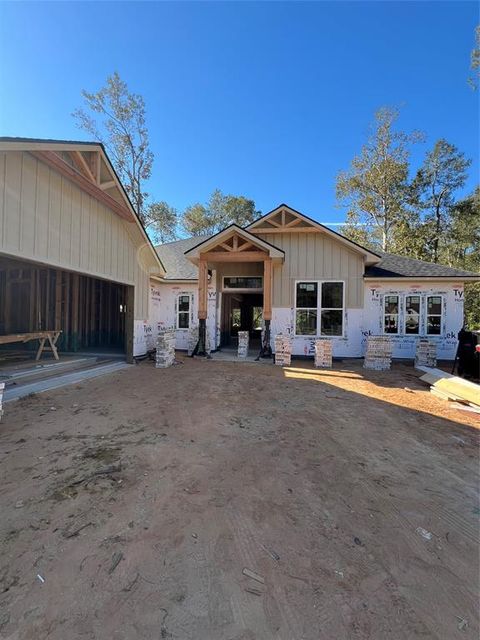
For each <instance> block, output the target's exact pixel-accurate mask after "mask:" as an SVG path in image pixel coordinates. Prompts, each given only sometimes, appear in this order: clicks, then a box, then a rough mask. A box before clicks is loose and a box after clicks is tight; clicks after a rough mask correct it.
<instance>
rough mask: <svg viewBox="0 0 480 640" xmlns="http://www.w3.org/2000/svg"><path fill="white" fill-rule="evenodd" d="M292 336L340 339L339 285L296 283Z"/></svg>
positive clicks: (340, 290)
mask: <svg viewBox="0 0 480 640" xmlns="http://www.w3.org/2000/svg"><path fill="white" fill-rule="evenodd" d="M319 292H320V296H319ZM295 334H296V335H297V336H315V335H322V336H341V335H343V282H297V285H296V306H295Z"/></svg>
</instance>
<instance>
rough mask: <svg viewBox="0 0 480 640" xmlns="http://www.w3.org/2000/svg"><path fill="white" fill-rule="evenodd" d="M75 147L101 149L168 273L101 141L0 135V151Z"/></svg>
mask: <svg viewBox="0 0 480 640" xmlns="http://www.w3.org/2000/svg"><path fill="white" fill-rule="evenodd" d="M75 147H79V149H81V150H82V151H98V150H99V151H100V153H101V154H102V159H103V161H104V162H105V164H106V166H107V167H108V168H109V170H110V173H111V176H112V178H113V180H114V182H115V184H116V186H117V188H118V190H119V192H120V194H121V196H122V198H123V200H124V202H125V204H126V206H127V208H128V209H129V211H130V213H131V214H132V216H133V218H134V221H135V223H136V225H137V226H138V228H139V229H140V233H141V234H142V236H143V239H144V240H145V243H146V245H147V246H148V247H149V249H150V251H151V253H152V254H153V256H154V260H155V262H156V263H157V264H158V266H159V267H160V270H161V273H162V274H165V273H166V271H165V267H164V265H163V263H162V261H161V259H160V256H159V255H158V254H157V252H156V251H155V247H154V246H153V243H152V241H151V240H150V238H149V237H148V234H147V232H146V231H145V228H144V226H143V224H142V222H141V220H140V218H139V217H138V214H137V212H136V211H135V209H134V207H133V205H132V203H131V202H130V198H129V197H128V195H127V192H126V191H125V188H124V186H123V184H122V183H121V181H120V178H119V177H118V175H117V172H116V171H115V168H114V166H113V164H112V162H111V161H110V158H109V157H108V155H107V152H106V151H105V147H104V146H103V144H102V143H101V142H98V141H94V142H84V141H79V140H71V141H68V140H52V139H46V140H42V139H39V138H15V137H8V136H3V137H0V151H27V152H28V151H40V150H42V151H72V150H73V151H75V150H76V149H75Z"/></svg>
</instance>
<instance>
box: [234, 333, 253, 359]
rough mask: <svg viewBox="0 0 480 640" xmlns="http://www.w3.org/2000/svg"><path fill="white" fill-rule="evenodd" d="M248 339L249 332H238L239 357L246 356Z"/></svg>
mask: <svg viewBox="0 0 480 640" xmlns="http://www.w3.org/2000/svg"><path fill="white" fill-rule="evenodd" d="M249 339H250V333H249V332H248V331H239V332H238V347H237V356H238V357H239V358H246V357H247V356H248V341H249Z"/></svg>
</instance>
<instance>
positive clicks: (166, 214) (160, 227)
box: [145, 202, 178, 244]
mask: <svg viewBox="0 0 480 640" xmlns="http://www.w3.org/2000/svg"><path fill="white" fill-rule="evenodd" d="M177 225H178V213H177V210H176V209H174V208H173V207H171V206H170V205H168V204H167V203H166V202H153V203H151V204H149V205H148V208H147V211H146V214H145V228H146V229H147V230H148V233H149V235H150V236H151V237H152V240H153V241H154V242H156V243H158V244H163V243H164V242H171V241H173V240H176V239H177V237H178V236H177Z"/></svg>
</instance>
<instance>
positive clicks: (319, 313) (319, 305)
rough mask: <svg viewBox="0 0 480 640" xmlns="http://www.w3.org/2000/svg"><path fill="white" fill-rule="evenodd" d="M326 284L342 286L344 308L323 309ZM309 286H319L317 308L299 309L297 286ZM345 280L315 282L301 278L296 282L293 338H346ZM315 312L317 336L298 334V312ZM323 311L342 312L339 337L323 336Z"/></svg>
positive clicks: (333, 279)
mask: <svg viewBox="0 0 480 640" xmlns="http://www.w3.org/2000/svg"><path fill="white" fill-rule="evenodd" d="M324 282H336V283H339V284H340V283H341V285H342V308H341V309H334V308H332V307H325V309H324V308H323V307H322V284H323V283H324ZM303 283H305V284H309V283H313V284H316V285H317V307H316V309H315V307H297V285H298V284H303ZM345 289H346V288H345V280H342V279H339V278H324V279H323V280H314V279H310V278H299V279H296V280H295V281H294V302H295V305H294V307H293V313H294V317H293V336H294V337H295V338H310V339H312V338H332V339H334V338H339V339H340V338H345ZM312 310H315V311H316V312H317V326H316V329H315V334H313V333H312V334H305V333H297V311H312ZM322 311H341V312H342V333H341V334H340V335H338V336H332V335H328V334H322V333H321V328H322Z"/></svg>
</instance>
